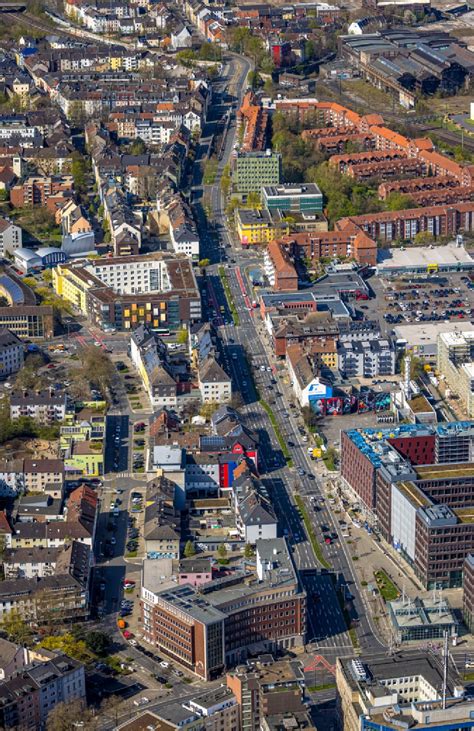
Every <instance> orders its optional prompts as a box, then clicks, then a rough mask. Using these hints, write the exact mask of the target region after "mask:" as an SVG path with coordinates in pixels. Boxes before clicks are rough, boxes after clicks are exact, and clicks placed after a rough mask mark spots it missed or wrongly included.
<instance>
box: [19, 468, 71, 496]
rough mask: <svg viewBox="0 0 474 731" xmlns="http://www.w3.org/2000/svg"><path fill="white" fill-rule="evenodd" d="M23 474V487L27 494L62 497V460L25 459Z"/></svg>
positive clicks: (63, 472)
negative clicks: (45, 493) (42, 493)
mask: <svg viewBox="0 0 474 731" xmlns="http://www.w3.org/2000/svg"><path fill="white" fill-rule="evenodd" d="M23 474H24V486H25V490H26V491H27V492H48V493H56V494H55V495H53V496H55V497H59V496H60V495H62V489H63V483H64V478H65V469H64V462H63V460H61V459H25V460H24V462H23ZM57 493H59V495H58V494H57Z"/></svg>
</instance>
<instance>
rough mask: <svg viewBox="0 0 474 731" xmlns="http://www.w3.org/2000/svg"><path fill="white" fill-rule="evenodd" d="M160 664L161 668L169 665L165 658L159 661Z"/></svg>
mask: <svg viewBox="0 0 474 731" xmlns="http://www.w3.org/2000/svg"><path fill="white" fill-rule="evenodd" d="M160 665H161V667H162V668H169V666H170V664H169V662H166V660H162V661H161V662H160Z"/></svg>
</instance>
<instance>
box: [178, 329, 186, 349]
mask: <svg viewBox="0 0 474 731" xmlns="http://www.w3.org/2000/svg"><path fill="white" fill-rule="evenodd" d="M176 342H177V343H179V344H180V345H186V343H187V342H188V331H187V330H186V328H185V327H183V328H182V329H181V330H178V333H177V335H176Z"/></svg>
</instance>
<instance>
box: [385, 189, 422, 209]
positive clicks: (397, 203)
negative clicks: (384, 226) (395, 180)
mask: <svg viewBox="0 0 474 731" xmlns="http://www.w3.org/2000/svg"><path fill="white" fill-rule="evenodd" d="M385 207H386V208H387V211H403V209H405V208H416V204H415V203H414V202H413V200H412V199H411V198H410V196H409V195H405V194H404V193H398V192H397V191H394V192H393V193H390V195H388V196H387V198H386V200H385Z"/></svg>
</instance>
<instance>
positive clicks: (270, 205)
mask: <svg viewBox="0 0 474 731" xmlns="http://www.w3.org/2000/svg"><path fill="white" fill-rule="evenodd" d="M262 203H263V205H264V206H265V207H266V208H267V209H268V211H269V212H270V213H271V212H273V211H277V210H279V211H282V212H283V213H286V214H288V215H290V216H291V214H292V213H301V214H302V215H309V216H314V215H315V214H316V213H322V212H323V194H322V193H321V191H320V190H319V188H318V186H317V185H316V183H305V184H304V185H303V184H298V183H282V184H281V185H264V186H263V187H262Z"/></svg>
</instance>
